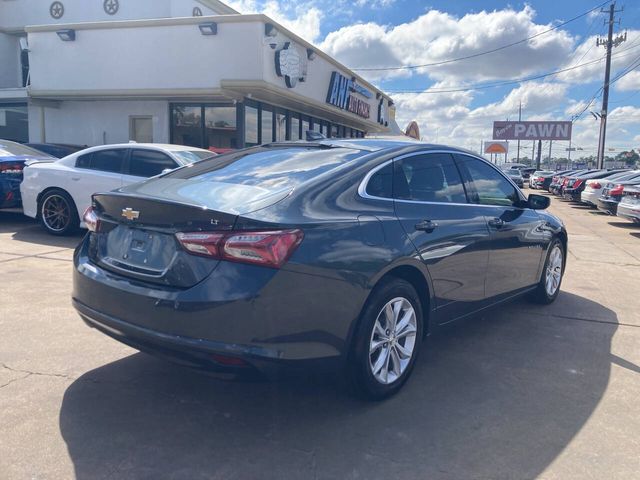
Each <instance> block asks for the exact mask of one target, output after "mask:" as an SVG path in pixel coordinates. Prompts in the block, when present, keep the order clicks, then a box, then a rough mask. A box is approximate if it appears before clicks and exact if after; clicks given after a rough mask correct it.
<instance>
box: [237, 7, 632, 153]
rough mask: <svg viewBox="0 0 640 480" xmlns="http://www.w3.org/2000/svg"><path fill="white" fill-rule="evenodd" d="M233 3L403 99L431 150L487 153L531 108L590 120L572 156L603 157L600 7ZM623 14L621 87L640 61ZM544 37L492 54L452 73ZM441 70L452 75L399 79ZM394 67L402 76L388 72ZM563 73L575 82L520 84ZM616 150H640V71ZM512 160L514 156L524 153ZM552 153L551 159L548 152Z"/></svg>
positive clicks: (614, 138) (621, 101)
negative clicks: (495, 133) (507, 124)
mask: <svg viewBox="0 0 640 480" xmlns="http://www.w3.org/2000/svg"><path fill="white" fill-rule="evenodd" d="M226 3H228V4H229V5H230V6H232V7H234V8H235V9H237V10H239V11H240V12H241V13H254V12H261V13H265V14H266V15H269V16H270V17H272V18H273V19H274V20H276V21H277V22H279V23H282V24H283V25H284V26H286V27H287V28H289V29H291V30H292V31H294V32H295V33H296V34H298V35H300V36H301V37H303V38H305V39H306V40H308V41H310V42H312V43H314V44H315V45H317V46H318V48H320V49H321V50H322V51H324V52H325V53H327V54H329V55H331V56H333V57H334V58H336V59H337V60H339V61H340V62H342V63H343V64H344V65H346V66H347V67H349V68H351V69H354V70H355V71H356V72H357V73H358V74H360V75H361V76H363V77H364V78H366V79H367V80H369V81H370V82H371V83H373V84H374V85H376V86H377V87H379V88H380V89H382V90H384V91H385V92H386V93H388V94H389V95H390V96H391V97H392V98H393V99H394V101H395V104H396V120H397V122H398V124H399V125H400V127H401V128H404V127H405V126H406V125H407V123H408V122H409V121H411V120H416V121H417V122H418V124H419V126H420V131H421V135H422V136H423V138H424V140H426V141H430V142H437V143H442V144H449V145H455V146H460V147H466V148H469V149H472V150H478V149H479V148H480V142H481V141H482V140H490V139H491V127H492V122H493V121H494V120H506V119H509V120H517V119H518V107H519V105H520V102H522V119H523V120H572V119H573V118H574V117H575V116H576V115H578V114H580V115H579V116H578V117H577V118H576V119H575V122H574V127H573V140H572V142H573V144H572V146H573V147H577V148H578V149H582V150H581V151H577V152H575V153H574V154H573V155H576V154H577V155H578V156H581V155H582V156H588V155H592V154H595V153H596V148H597V144H598V132H599V125H600V122H599V121H598V120H596V119H595V118H594V116H593V115H592V114H591V112H595V113H598V112H600V111H601V108H602V84H603V79H604V67H605V62H604V56H605V48H604V47H603V46H597V45H596V39H597V38H598V37H606V33H607V25H606V24H605V17H606V16H605V14H602V13H600V8H597V9H595V10H593V11H591V10H592V9H594V8H595V7H597V6H599V5H601V4H603V2H602V0H600V1H599V0H531V1H529V2H522V1H513V2H501V1H493V0H454V1H451V0H448V1H443V0H431V1H424V2H423V1H420V0H299V1H293V0H228V1H226ZM609 5H610V2H606V3H605V4H603V7H602V8H608V7H609ZM620 7H624V11H623V12H621V13H617V14H616V19H619V20H620V23H619V24H616V25H615V27H614V37H615V35H616V34H623V33H624V32H626V33H627V40H626V42H623V43H621V44H620V45H619V46H617V47H616V48H614V50H613V57H612V70H611V71H612V73H611V77H612V78H615V76H616V75H617V74H620V73H624V72H626V70H625V69H627V68H630V67H633V66H635V65H636V63H637V62H639V61H640V2H638V1H637V0H624V1H621V0H618V2H617V4H616V9H619V8H620ZM589 11H591V12H590V13H588V14H586V15H582V14H585V13H586V12H589ZM580 15H582V16H580ZM578 16H580V18H577V19H575V20H572V19H573V18H574V17H578ZM569 20H572V21H569ZM567 21H569V22H568V23H567V24H566V25H561V26H559V25H560V24H562V23H564V22H567ZM554 27H557V28H554ZM552 28H553V30H552V31H549V32H546V31H547V30H549V29H552ZM534 35H535V38H533V39H531V40H527V41H523V42H520V43H518V44H516V45H514V46H511V47H508V48H503V49H501V50H499V51H496V52H494V53H490V54H486V55H479V56H475V57H473V58H470V59H466V60H459V61H452V62H447V61H449V60H452V59H458V58H460V57H465V56H469V55H475V54H478V53H482V52H486V51H487V50H492V49H496V48H499V47H502V46H504V45H508V44H511V43H513V42H518V41H521V40H523V39H526V38H528V37H531V36H534ZM437 62H446V63H443V64H440V65H430V66H426V67H420V68H410V69H407V68H399V69H398V68H397V67H406V66H415V65H424V64H433V63H437ZM585 64H586V65H585ZM389 67H392V68H394V69H392V70H379V69H381V68H389ZM574 67H575V68H574ZM363 69H368V70H363ZM565 69H570V70H566V71H564V72H561V73H558V74H555V75H551V76H547V77H544V78H539V79H534V80H530V81H523V82H519V81H518V80H522V79H527V78H529V77H532V76H538V75H542V74H547V73H549V72H556V71H558V70H565ZM505 82H513V83H508V84H505ZM496 83H498V84H500V85H498V86H491V85H495V84H496ZM479 86H481V87H486V88H478V87H479ZM451 90H457V91H451ZM514 143H515V142H514ZM606 145H607V149H608V153H607V154H608V155H612V156H613V155H615V154H616V153H617V152H620V151H622V150H628V149H631V148H635V149H636V150H637V149H638V148H640V67H638V68H635V69H632V70H631V71H630V72H629V73H627V74H626V75H624V76H623V77H621V78H620V79H619V80H618V81H616V82H615V83H613V84H612V86H611V90H610V95H609V118H608V128H607V144H606ZM567 147H568V143H567V142H554V144H553V145H552V156H554V157H560V156H565V155H566V150H565V149H566V148H567ZM510 148H511V151H512V153H514V150H513V149H514V148H515V145H514V144H513V145H511V146H510ZM521 148H522V150H521V156H522V155H526V154H528V155H529V156H531V142H527V145H526V146H525V145H524V144H523V145H522V147H521ZM609 149H615V150H609ZM543 150H544V151H545V154H546V153H548V146H546V145H545V146H544V148H543Z"/></svg>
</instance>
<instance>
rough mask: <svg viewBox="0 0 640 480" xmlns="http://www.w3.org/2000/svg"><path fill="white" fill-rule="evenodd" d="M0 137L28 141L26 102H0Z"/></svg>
mask: <svg viewBox="0 0 640 480" xmlns="http://www.w3.org/2000/svg"><path fill="white" fill-rule="evenodd" d="M0 138H3V139H5V140H13V141H14V142H28V141H29V122H28V111H27V104H26V103H14V104H11V103H4V104H2V103H0Z"/></svg>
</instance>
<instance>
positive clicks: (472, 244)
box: [393, 152, 490, 323]
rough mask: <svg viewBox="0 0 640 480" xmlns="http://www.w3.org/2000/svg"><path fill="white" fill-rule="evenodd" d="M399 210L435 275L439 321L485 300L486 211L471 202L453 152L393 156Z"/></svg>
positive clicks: (394, 183) (461, 313)
mask: <svg viewBox="0 0 640 480" xmlns="http://www.w3.org/2000/svg"><path fill="white" fill-rule="evenodd" d="M393 163H394V171H393V196H394V206H395V212H396V215H397V217H398V219H399V220H400V222H401V224H402V226H403V228H404V231H405V232H406V234H407V235H408V236H409V238H410V240H411V241H412V242H413V244H414V246H415V248H416V250H417V252H418V254H419V256H420V259H421V261H422V262H424V264H425V265H426V267H427V269H428V271H429V274H430V276H431V280H432V284H433V289H434V292H433V293H434V296H435V299H436V311H437V318H438V321H439V322H440V323H446V322H447V321H450V320H454V319H456V318H459V317H461V316H463V315H466V314H468V313H471V312H473V311H475V310H477V309H478V308H480V307H481V306H482V303H483V301H484V299H485V275H486V269H487V265H488V261H489V248H490V246H489V230H488V228H487V224H486V220H485V217H484V211H483V209H482V207H479V206H478V205H472V204H470V203H468V202H467V197H466V194H465V189H464V185H463V182H462V179H461V176H460V173H459V171H458V169H457V167H456V165H455V163H454V160H453V156H452V155H451V153H448V152H429V153H427V152H422V153H413V154H409V155H404V156H401V157H398V158H396V159H394V162H393Z"/></svg>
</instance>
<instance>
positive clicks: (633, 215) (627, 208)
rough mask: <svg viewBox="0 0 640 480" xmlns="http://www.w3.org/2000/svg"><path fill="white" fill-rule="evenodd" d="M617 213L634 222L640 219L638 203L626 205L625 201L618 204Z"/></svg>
mask: <svg viewBox="0 0 640 480" xmlns="http://www.w3.org/2000/svg"><path fill="white" fill-rule="evenodd" d="M617 215H618V216H619V217H622V218H626V219H627V220H632V221H634V222H638V221H640V205H628V204H626V203H619V204H618V211H617Z"/></svg>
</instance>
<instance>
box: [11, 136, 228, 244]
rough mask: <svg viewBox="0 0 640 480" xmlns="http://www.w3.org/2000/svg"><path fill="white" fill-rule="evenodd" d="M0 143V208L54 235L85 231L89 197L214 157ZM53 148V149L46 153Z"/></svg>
mask: <svg viewBox="0 0 640 480" xmlns="http://www.w3.org/2000/svg"><path fill="white" fill-rule="evenodd" d="M31 145H34V146H40V147H43V146H45V147H47V148H45V149H47V150H48V151H51V152H52V153H58V154H63V153H65V152H72V153H71V154H69V155H66V156H64V157H63V158H61V159H58V158H56V157H55V156H53V155H49V154H47V153H44V152H42V151H40V150H36V149H35V148H33V147H32V146H28V145H22V144H19V143H15V142H10V141H7V140H0V208H2V209H6V208H22V209H23V212H24V214H25V215H27V216H29V217H32V218H36V219H38V220H39V221H40V223H41V224H42V226H43V227H44V229H45V230H46V231H47V232H48V233H51V234H53V235H67V234H70V233H72V232H74V231H75V230H77V229H78V228H79V227H81V226H82V227H84V224H83V223H82V214H83V213H84V211H85V210H86V209H87V208H88V207H89V205H91V195H93V194H94V193H97V192H104V191H109V190H114V189H116V188H120V187H123V186H125V185H129V184H132V183H135V182H139V181H141V180H144V179H146V178H149V177H153V176H155V175H160V174H161V173H166V172H168V171H171V170H173V169H175V168H178V167H181V166H184V165H188V164H191V163H194V162H197V161H200V160H204V159H208V158H212V157H214V156H215V155H216V154H215V153H214V152H211V151H209V150H203V149H200V148H194V147H187V146H182V145H162V144H152V143H149V144H144V143H124V144H117V145H102V146H98V147H91V148H85V149H82V147H80V146H76V145H65V144H31ZM49 147H51V148H49Z"/></svg>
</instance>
